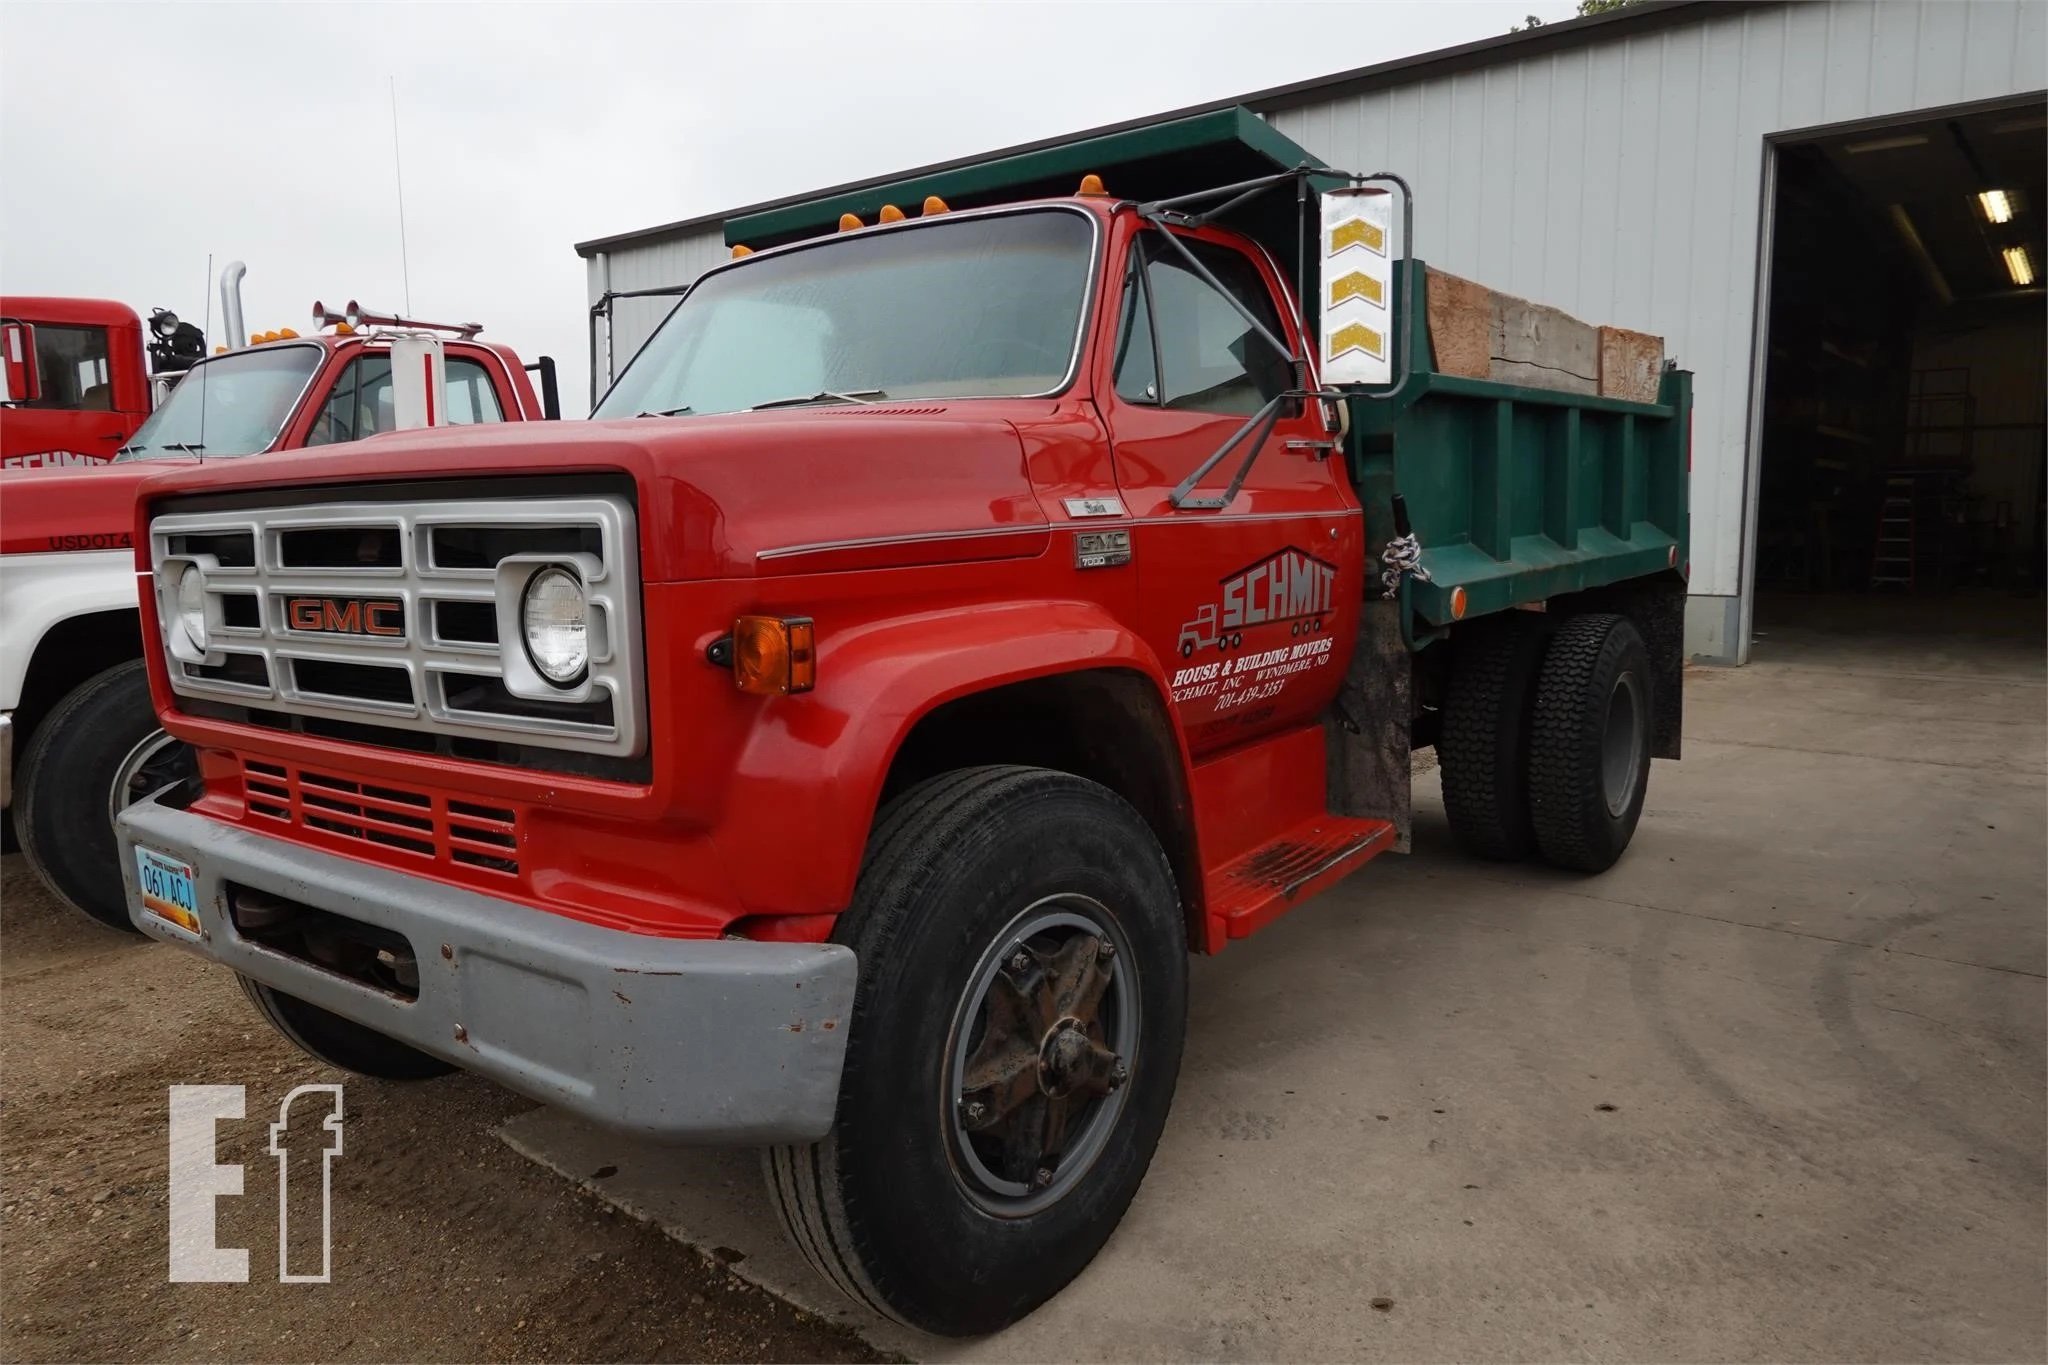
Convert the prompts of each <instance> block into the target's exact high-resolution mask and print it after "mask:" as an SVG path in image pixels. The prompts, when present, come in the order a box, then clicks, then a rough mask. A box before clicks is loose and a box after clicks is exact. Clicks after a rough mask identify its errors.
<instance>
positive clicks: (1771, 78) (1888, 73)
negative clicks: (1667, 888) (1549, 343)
mask: <svg viewBox="0 0 2048 1365" xmlns="http://www.w3.org/2000/svg"><path fill="white" fill-rule="evenodd" d="M2044 87H2048V5H2044V4H2043V3H2041V0H1962V2H1958V0H1926V2H1921V3H1915V2H1913V0H1880V2H1879V3H1869V2H1868V0H1860V2H1859V0H1842V2H1841V3H1821V2H1819V0H1815V2H1813V3H1796V4H1787V5H1784V6H1780V7H1775V8H1769V9H1751V10H1743V11H1739V12H1736V13H1732V14H1729V15H1727V16H1725V17H1716V16H1714V15H1713V13H1712V11H1711V10H1709V11H1706V12H1705V17H1704V18H1703V19H1702V21H1701V22H1699V23H1696V24H1691V25H1686V26H1678V27H1672V28H1667V29H1663V30H1660V31H1657V32H1653V33H1648V34H1644V35H1641V36H1638V37H1633V38H1626V39H1620V40H1610V41H1607V42H1600V43H1594V44H1591V45H1589V46H1585V47H1576V48H1569V49H1565V50H1562V51H1558V52H1554V53H1550V54H1546V55H1542V56H1538V57H1534V58H1530V59H1528V60H1525V61H1519V62H1504V63H1501V64H1499V65H1495V66H1489V67H1485V68H1481V69H1479V70H1475V71H1467V72H1461V73H1458V74H1456V75H1452V76H1447V77H1441V78H1438V79H1435V80H1429V81H1423V82H1420V83H1417V84H1414V85H1405V86H1398V87H1394V88H1390V89H1386V90H1379V91H1373V92H1370V93H1368V94H1364V95H1358V96H1349V97H1345V98H1342V99H1337V100H1332V101H1330V102H1328V103H1324V104H1319V105H1312V106H1305V107H1303V108H1299V109H1289V110H1283V111H1280V112H1278V113H1275V114H1274V115H1273V116H1272V122H1273V124H1274V126H1275V127H1276V128H1278V129H1279V130H1280V131H1281V132H1283V133H1285V134H1287V135H1288V136H1289V137H1291V138H1293V139H1295V140H1296V141H1297V142H1299V143H1301V144H1302V145H1303V146H1305V147H1307V148H1309V149H1310V150H1311V151H1313V152H1315V153H1316V154H1317V155H1318V156H1320V157H1322V158H1323V159H1324V160H1326V161H1328V162H1330V163H1331V164H1333V165H1337V166H1342V167H1344V168H1346V169H1349V170H1360V171H1374V170H1383V169H1384V170H1393V171H1398V172H1400V173H1401V174H1403V175H1405V176H1406V177H1408V179H1409V181H1410V183H1412V184H1413V185H1414V186H1415V191H1416V215H1415V221H1416V236H1417V242H1416V252H1417V254H1418V255H1420V256H1422V257H1423V258H1424V259H1426V260H1428V261H1430V262H1431V263H1432V264H1434V265H1438V266H1441V267H1443V268H1444V269H1446V270H1450V271H1454V272H1456V273H1457V274H1460V275H1467V276H1470V277H1472V278H1474V279H1477V280H1480V281H1483V282H1484V283H1486V284H1488V285H1491V286H1493V287H1495V288H1498V289H1504V290H1507V291H1509V292H1510V293H1515V294H1521V295H1524V296H1526V297H1529V298H1533V299H1538V300H1540V301H1542V302H1544V303H1549V304H1555V305H1556V306H1558V307H1561V308H1564V309H1566V310H1567V311H1569V312H1571V313H1574V314H1576V315H1578V316H1579V317H1582V318H1584V319H1586V320H1587V321H1589V322H1612V323H1617V324H1620V325H1622V326H1627V327H1635V328H1640V329H1643V330H1647V331H1652V332H1657V333H1660V334H1662V335H1663V336H1664V337H1665V338H1666V344H1667V346H1668V348H1669V353H1670V354H1671V355H1673V356H1674V357H1676V358H1677V359H1678V360H1679V361H1680V363H1682V364H1684V365H1687V366H1689V367H1690V368H1692V369H1693V370H1694V371H1696V372H1697V374H1698V380H1697V383H1696V384H1695V387H1694V393H1695V394H1696V395H1697V403H1698V407H1697V411H1696V413H1695V417H1694V429H1693V474H1694V477H1693V503H1692V507H1693V542H1692V555H1693V577H1692V590H1693V592H1694V593H1696V594H1717V595H1733V594H1735V593H1737V592H1738V591H1739V590H1740V586H1739V580H1740V576H1741V568H1742V525H1743V515H1744V507H1743V499H1744V465H1745V454H1744V452H1745V448H1746V443H1747V425H1748V403H1749V388H1750V361H1751V338H1752V333H1753V328H1754V315H1755V297H1756V266H1757V251H1758V244H1759V233H1758V209H1759V206H1760V204H1761V201H1762V186H1763V165H1764V161H1763V158H1764V140H1765V138H1766V137H1768V136H1770V135H1772V134H1776V133H1783V132H1789V131H1795V130H1801V129H1807V128H1815V127H1819V126H1823V125H1827V124H1834V123H1845V122H1850V121H1854V120H1859V119H1868V118H1879V117H1885V116H1890V115H1897V114H1907V113H1911V112H1912V111H1914V110H1919V109H1930V108H1938V107H1940V106H1943V105H1951V104H1963V103H1968V102H1971V101H1976V100H1987V99H2000V98H2005V97H2009V96H2013V95H2019V94H2028V93H2032V92H2035V91H2039V90H2041V89H2043V88H2044Z"/></svg>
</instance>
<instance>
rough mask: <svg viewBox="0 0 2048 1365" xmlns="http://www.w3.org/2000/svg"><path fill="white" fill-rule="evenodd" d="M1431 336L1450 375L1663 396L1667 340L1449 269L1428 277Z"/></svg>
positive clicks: (1637, 398) (1638, 397)
mask: <svg viewBox="0 0 2048 1365" xmlns="http://www.w3.org/2000/svg"><path fill="white" fill-rule="evenodd" d="M1427 293H1428V299H1429V342H1430V349H1431V350H1432V351H1434V352H1435V355H1436V368H1437V370H1438V371H1439V372H1440V373H1443V374H1455V375H1463V376H1465V377H1467V378H1470V379H1490V380H1493V381H1494V382H1496V383H1503V384H1521V385H1526V386H1528V387H1531V388H1541V389H1556V390H1559V391H1561V392H1564V393H1586V394H1599V395H1601V396H1602V397H1607V398H1625V399H1629V400H1631V401H1633V402H1637V403H1654V402H1656V401H1657V382H1658V378H1659V375H1660V374H1661V372H1662V371H1663V368H1664V339H1663V338H1662V337H1658V336H1651V335H1649V334H1648V333H1645V332H1634V331H1630V330H1628V329H1627V328H1623V327H1595V326H1593V325H1592V324H1590V323H1585V322H1581V321H1579V320H1578V319H1577V318H1575V317H1573V316H1572V315H1571V314H1569V313H1567V312H1565V311H1564V310H1562V309H1559V308H1552V307H1550V306H1548V305H1547V304H1540V303H1532V302H1530V301H1529V300H1528V299H1522V298H1516V297H1515V296H1514V295H1513V294H1503V293H1500V292H1499V291H1497V290H1493V289H1488V288H1487V287H1486V286H1485V285H1483V284H1479V283H1476V282H1474V281H1472V280H1467V279H1463V278H1461V277H1459V276H1457V275H1452V274H1450V273H1448V272H1446V271H1442V270H1436V269H1431V270H1430V272H1429V279H1428V288H1427Z"/></svg>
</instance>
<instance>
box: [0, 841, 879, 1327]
mask: <svg viewBox="0 0 2048 1365" xmlns="http://www.w3.org/2000/svg"><path fill="white" fill-rule="evenodd" d="M0 1075H4V1078H5V1087H4V1091H0V1359H4V1360H9V1361H15V1360H209V1361H214V1360H422V1361H426V1360H483V1359H492V1360H716V1361H724V1360H833V1361H839V1360H874V1359H879V1358H882V1357H878V1356H876V1355H875V1354H874V1353H873V1352H872V1351H870V1350H869V1349H868V1348H867V1347H865V1346H863V1345H862V1344H861V1343H860V1342H858V1341H857V1340H855V1339H853V1338H852V1337H850V1336H848V1335H846V1334H845V1333H844V1332H842V1331H840V1330H838V1329H836V1328H833V1327H831V1326H828V1325H827V1324H825V1323H822V1322H820V1321H819V1320H817V1319H815V1318H812V1317H809V1316H807V1315H805V1314H802V1313H800V1312H798V1311H797V1310H795V1309H793V1308H791V1307H789V1306H788V1305H787V1304H784V1303H783V1302H781V1301H780V1300H778V1299H775V1298H772V1297H770V1296H768V1295H766V1294H763V1293H762V1292H760V1291H759V1290H757V1289H754V1288H753V1287H752V1286H750V1285H747V1284H745V1283H744V1282H742V1281H741V1280H739V1279H738V1278H737V1277H735V1276H734V1275H732V1274H731V1273H730V1272H728V1271H727V1270H726V1269H725V1268H724V1267H723V1266H721V1265H719V1264H716V1263H713V1262H710V1261H707V1260H705V1259H704V1258H703V1257H701V1256H700V1255H699V1254H698V1253H696V1252H695V1251H693V1250H691V1249H689V1248H687V1247H684V1246H681V1245H679V1244H678V1243H676V1242H674V1241H671V1240H670V1239H668V1238H667V1237H665V1236H663V1235H662V1234H661V1233H660V1232H658V1231H656V1230H655V1229H653V1228H650V1227H647V1226H644V1225H642V1224H639V1223H635V1222H633V1221H631V1220H629V1219H625V1218H622V1217H620V1216H619V1215H617V1214H616V1213H615V1212H613V1211H612V1210H611V1209H609V1208H608V1207H607V1206H605V1205H604V1204H602V1203H600V1202H599V1201H597V1200H595V1199H593V1198H591V1197H589V1196H588V1195H585V1194H583V1193H581V1192H580V1191H579V1190H578V1189H577V1188H575V1187H574V1186H571V1185H568V1184H566V1183H564V1182H563V1181H561V1180H560V1179H558V1178H557V1177H555V1176H554V1175H552V1174H551V1173H549V1172H547V1171H544V1170H542V1169H541V1168H539V1167H537V1166H535V1165H533V1164H532V1163H530V1162H528V1161H526V1160H525V1159H523V1158H521V1157H520V1156H518V1155H516V1154H515V1153H514V1152H512V1151H511V1150H510V1149H509V1148H507V1147H506V1146H505V1145H504V1144H503V1143H501V1142H499V1141H498V1140H497V1139H496V1138H495V1137H493V1136H492V1133H491V1129H492V1128H493V1127H494V1126H495V1125H496V1124H498V1123H500V1122H502V1121H503V1120H504V1119H506V1118H507V1117H509V1116H511V1115H513V1114H517V1113H521V1112H523V1111H525V1110H527V1109H530V1108H532V1107H533V1106H532V1105H531V1103H529V1102H528V1101H526V1100H522V1099H519V1098H518V1097H516V1096H513V1095H510V1094H508V1093H506V1092H504V1091H502V1090H499V1089H497V1088H495V1087H493V1086H491V1085H488V1084H485V1083H484V1082H481V1081H478V1080H475V1079H473V1078H471V1077H468V1076H464V1075H457V1076H452V1077H449V1078H446V1079H443V1080H437V1081H430V1082H425V1083H421V1084H415V1085H397V1084H392V1083H386V1082H378V1081H370V1080H364V1079H361V1078H358V1077H347V1076H345V1075H344V1074H343V1073H340V1072H336V1071H333V1070H331V1069H329V1068H325V1067H322V1066H320V1065H319V1064H317V1063H315V1062H313V1061H311V1060H309V1059H307V1058H305V1057H304V1056H302V1055H301V1054H300V1053H299V1052H297V1051H296V1050H295V1049H294V1048H292V1047H291V1046H290V1045H289V1044H287V1043H285V1042H284V1041H283V1040H282V1039H280V1038H278V1037H277V1036H276V1035H275V1034H273V1033H272V1032H271V1031H270V1029H269V1028H268V1026H266V1025H265V1024H263V1023H262V1022H261V1021H260V1020H259V1019H258V1018H257V1016H256V1014H255V1012H254V1011H253V1009H252V1008H251V1007H250V1005H249V1003H248V1002H247V1000H245V999H244V998H243V996H242V993H241V991H240V990H239V989H237V987H236V986H235V983H234V981H233V979H232V977H230V976H229V975H228V974H227V973H226V972H225V971H223V970H221V969H220V968H217V967H214V966H211V965H209V964H207V963H204V962H202V961H200V960H199V959H197V958H195V957H192V956H191V955H189V954H186V953H183V952H180V951H178V950H176V949H174V948H169V947H165V946H162V945H158V944H153V943H149V942H146V941H144V940H142V939H140V938H136V937H134V936H132V935H128V934H119V933H115V932H113V931H110V930H105V929H102V928H100V927H98V926H97V925H94V924H92V923H90V922H88V921H86V920H85V919H84V918H82V917H81V916H79V915H77V914H75V913H74V912H72V911H70V910H68V909H66V908H64V907H62V906H60V905H58V904H57V903H56V902H54V901H53V900H52V899H51V898H50V896H49V895H48V894H47V893H46V892H45V891H44V890H43V888H42V887H41V886H40V885H39V884H38V883H37V882H36V881H35V879H34V877H33V875H32V874H31V873H30V872H29V870H28V868H27V867H26V866H25V865H24V864H23V862H22V859H21V857H20V856H19V855H13V854H11V855H8V856H7V857H6V858H4V859H0ZM336 1080H341V1081H344V1082H345V1087H346V1088H345V1092H344V1104H345V1109H346V1132H345V1143H346V1145H345V1149H344V1151H343V1154H342V1156H341V1157H340V1158H339V1159H338V1160H336V1162H335V1163H334V1168H333V1169H334V1198H333V1208H334V1233H333V1236H334V1246H333V1266H334V1269H333V1279H332V1282H331V1283H328V1284H280V1283H278V1282H277V1279H276V1273H275V1267H276V1264H277V1220H276V1215H275V1209H276V1207H277V1203H276V1200H277V1184H276V1180H277V1177H276V1171H277V1163H276V1161H275V1160H273V1159H272V1158H270V1157H269V1156H268V1155H266V1153H265V1143H266V1141H267V1123H268V1122H269V1120H270V1118H271V1116H272V1115H273V1114H274V1112H275V1109H276V1106H277V1103H278V1101H279V1100H281V1099H282V1098H283V1096H284V1095H285V1094H286V1092H288V1091H289V1090H290V1089H291V1088H292V1087H293V1086H295V1085H299V1084H302V1083H305V1082H308V1081H336ZM222 1083H233V1084H242V1085H246V1086H247V1087H248V1106H247V1115H248V1117H247V1118H245V1119H243V1120H241V1121H236V1122H223V1123H221V1124H220V1125H219V1130H218V1139H219V1151H218V1160H220V1161H223V1162H228V1161H239V1162H241V1163H242V1164H243V1167H244V1173H243V1175H244V1181H245V1184H244V1197H242V1198H227V1199H222V1200H221V1201H220V1202H219V1205H218V1209H219V1215H218V1216H219V1232H218V1237H217V1242H218V1244H219V1245H221V1246H241V1247H247V1248H248V1249H249V1265H250V1279H249V1283H247V1284H171V1283H169V1282H168V1273H167V1272H168V1250H167V1248H168V1221H167V1213H166V1195H165V1178H166V1171H167V1167H168V1161H169V1157H168V1129H167V1121H166V1114H167V1087H169V1086H171V1085H177V1084H222ZM592 1174H596V1173H595V1172H593V1173H592ZM295 1188H296V1186H295ZM296 1204H297V1201H296V1200H294V1207H296ZM293 1244H294V1258H293V1269H294V1270H295V1271H299V1270H302V1269H304V1268H305V1267H304V1266H303V1265H302V1263H301V1262H300V1261H299V1259H298V1251H297V1248H298V1245H299V1243H298V1238H297V1236H296V1235H295V1236H294V1238H293Z"/></svg>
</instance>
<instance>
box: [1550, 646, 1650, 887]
mask: <svg viewBox="0 0 2048 1365" xmlns="http://www.w3.org/2000/svg"><path fill="white" fill-rule="evenodd" d="M1654 699H1655V693H1654V691H1653V690H1652V681H1651V673H1650V652H1649V650H1648V649H1647V648H1646V647H1645V646H1644V644H1643V637H1642V636H1641V635H1639V634H1637V633H1636V628H1635V627H1634V626H1632V625H1630V624H1629V621H1628V618H1627V617H1625V616H1613V615H1608V614H1605V613H1594V614H1588V615H1585V616H1574V617H1572V618H1571V619H1570V620H1568V621H1566V622H1565V623H1564V624H1563V625H1562V626H1560V627H1559V628H1558V631H1557V634H1555V635H1554V636H1552V637H1551V640H1550V647H1549V648H1548V649H1547V650H1545V651H1544V654H1543V670H1542V672H1541V674H1540V675H1539V676H1538V678H1537V681H1536V706H1535V716H1534V721H1533V725H1532V730H1531V734H1530V739H1529V806H1530V814H1531V816H1532V817H1533V821H1534V824H1535V828H1536V846H1537V847H1538V848H1539V849H1540V850H1542V853H1543V857H1544V860H1545V861H1546V862H1549V863H1551V864H1552V865H1554V866H1557V867H1562V868H1569V869H1571V870H1572V871H1575V872H1605V871H1606V870H1607V869H1608V868H1610V867H1612V866H1614V863H1615V860H1616V859H1617V858H1619V857H1621V854H1622V850H1624V849H1626V848H1627V847H1628V844H1629V840H1630V839H1631V838H1633V837H1634V836H1635V832H1636V822H1637V821H1638V820H1639V819H1641V818H1642V814H1643V796H1644V794H1645V793H1646V792H1647V791H1648V790H1649V785H1650V735H1651V734H1653V733H1654V732H1655V724H1654V721H1655V717H1654V715H1653V713H1652V706H1653V703H1654Z"/></svg>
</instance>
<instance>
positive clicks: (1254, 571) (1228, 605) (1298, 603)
mask: <svg viewBox="0 0 2048 1365" xmlns="http://www.w3.org/2000/svg"><path fill="white" fill-rule="evenodd" d="M1336 584H1337V566H1336V565H1334V564H1328V563H1325V562H1324V561H1322V560H1320V559H1317V558H1316V557H1315V556H1314V555H1312V554H1309V553H1307V552H1306V551H1304V550H1298V549H1296V548H1295V547H1294V546H1292V545H1290V546H1288V547H1287V548H1286V549H1284V550H1280V551H1277V552H1276V553H1274V554H1271V555H1268V556H1267V557H1266V558H1264V559H1262V560H1260V561H1259V562H1258V563H1256V564H1252V565H1250V566H1248V567H1246V568H1243V569H1240V570H1238V571H1237V572H1236V573H1234V574H1232V575H1231V576H1230V577H1228V578H1226V579H1224V580H1223V628H1224V629H1225V630H1232V629H1237V628H1241V627H1244V626H1256V625H1263V624H1265V623H1266V622H1269V621H1291V620H1293V619H1295V618H1296V617H1301V616H1319V615H1321V614H1322V613H1324V612H1326V611H1328V610H1329V609H1330V598H1331V594H1332V593H1333V592H1334V591H1335V589H1336Z"/></svg>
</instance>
